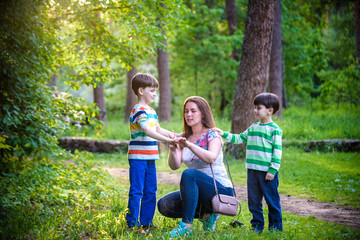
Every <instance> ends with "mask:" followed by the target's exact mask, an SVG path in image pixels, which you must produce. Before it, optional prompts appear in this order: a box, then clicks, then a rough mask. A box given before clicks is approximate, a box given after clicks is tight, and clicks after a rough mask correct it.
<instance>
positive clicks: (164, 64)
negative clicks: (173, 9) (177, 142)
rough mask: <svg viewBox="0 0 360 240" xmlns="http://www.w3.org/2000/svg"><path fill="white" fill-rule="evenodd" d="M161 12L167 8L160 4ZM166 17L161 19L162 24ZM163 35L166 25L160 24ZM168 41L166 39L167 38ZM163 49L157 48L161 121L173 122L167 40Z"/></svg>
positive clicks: (163, 42)
mask: <svg viewBox="0 0 360 240" xmlns="http://www.w3.org/2000/svg"><path fill="white" fill-rule="evenodd" d="M160 6H161V8H160V11H161V10H162V9H164V8H165V5H164V4H163V3H160ZM161 15H162V14H161ZM163 18H164V17H162V18H159V21H160V22H161V21H162V20H163ZM159 28H160V29H161V30H162V34H163V35H164V36H165V35H166V33H165V30H164V23H160V24H159ZM165 39H166V38H165ZM162 44H163V47H158V48H157V67H158V73H159V85H160V86H159V90H160V101H159V111H158V112H159V120H160V121H166V122H170V120H171V88H170V71H169V63H168V54H167V43H166V40H164V41H162Z"/></svg>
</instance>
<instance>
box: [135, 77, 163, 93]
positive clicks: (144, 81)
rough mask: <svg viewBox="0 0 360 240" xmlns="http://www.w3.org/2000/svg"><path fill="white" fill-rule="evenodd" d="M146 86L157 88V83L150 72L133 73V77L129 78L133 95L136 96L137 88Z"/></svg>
mask: <svg viewBox="0 0 360 240" xmlns="http://www.w3.org/2000/svg"><path fill="white" fill-rule="evenodd" d="M146 87H154V88H156V89H157V88H158V87H159V83H158V81H157V80H156V78H154V77H153V76H151V75H150V74H147V73H137V74H135V75H134V77H133V78H132V79H131V88H132V90H133V91H134V93H135V95H136V96H137V95H138V94H139V88H143V89H144V88H146Z"/></svg>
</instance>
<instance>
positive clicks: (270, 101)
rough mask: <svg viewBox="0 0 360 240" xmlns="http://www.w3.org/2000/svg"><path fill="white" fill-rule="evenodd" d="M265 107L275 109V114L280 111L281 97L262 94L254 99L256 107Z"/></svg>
mask: <svg viewBox="0 0 360 240" xmlns="http://www.w3.org/2000/svg"><path fill="white" fill-rule="evenodd" d="M260 104H261V105H264V106H265V107H266V108H273V109H274V112H273V114H275V113H276V112H277V110H279V106H280V103H279V97H278V96H277V95H276V94H273V93H260V94H258V95H256V97H255V98H254V105H260Z"/></svg>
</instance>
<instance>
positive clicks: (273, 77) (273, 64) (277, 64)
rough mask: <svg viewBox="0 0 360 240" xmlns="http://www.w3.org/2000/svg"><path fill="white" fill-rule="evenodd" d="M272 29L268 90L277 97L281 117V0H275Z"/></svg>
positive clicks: (280, 116)
mask: <svg viewBox="0 0 360 240" xmlns="http://www.w3.org/2000/svg"><path fill="white" fill-rule="evenodd" d="M274 11H275V15H274V29H273V35H272V46H271V56H270V69H269V92H271V93H274V94H276V95H277V96H278V97H279V101H280V107H279V110H278V111H277V113H276V114H277V116H278V117H279V118H282V106H283V103H282V56H281V55H282V54H281V52H282V33H281V0H275V10H274Z"/></svg>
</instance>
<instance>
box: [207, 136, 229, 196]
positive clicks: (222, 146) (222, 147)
mask: <svg viewBox="0 0 360 240" xmlns="http://www.w3.org/2000/svg"><path fill="white" fill-rule="evenodd" d="M208 136H209V130H208V132H207V133H206V142H207V145H209V139H208ZM221 150H222V152H223V156H224V159H225V162H226V167H227V172H228V173H229V177H230V181H231V184H232V188H233V190H234V196H235V197H236V192H235V187H234V183H233V180H232V177H231V173H230V167H229V163H228V161H227V159H226V155H225V150H224V145H223V144H222V141H221ZM209 165H210V169H211V173H212V176H213V180H214V185H215V193H216V195H219V193H218V190H217V186H216V181H215V175H214V171H213V169H212V164H209Z"/></svg>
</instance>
